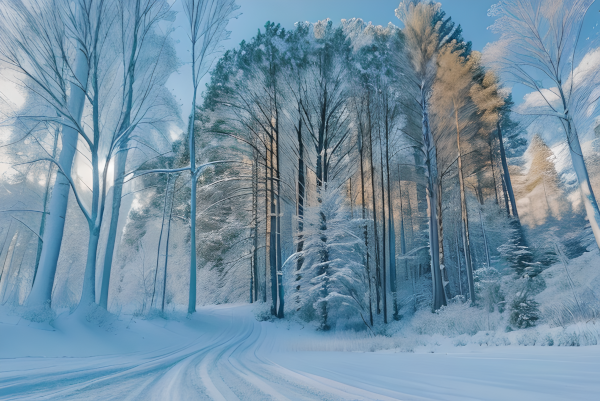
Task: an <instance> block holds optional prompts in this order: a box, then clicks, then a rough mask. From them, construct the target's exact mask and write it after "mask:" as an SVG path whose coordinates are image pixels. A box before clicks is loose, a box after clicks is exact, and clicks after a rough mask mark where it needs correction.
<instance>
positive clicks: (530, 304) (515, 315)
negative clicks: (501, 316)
mask: <svg viewBox="0 0 600 401" xmlns="http://www.w3.org/2000/svg"><path fill="white" fill-rule="evenodd" d="M538 306H539V304H538V303H537V302H535V301H534V300H533V299H531V298H529V297H528V296H527V292H523V293H519V294H518V295H517V296H516V297H515V299H514V300H513V302H512V303H511V305H510V309H511V313H510V324H512V325H513V326H515V327H517V328H519V329H522V328H527V327H532V326H535V322H536V321H537V320H539V318H540V316H539V315H540V313H539V309H538Z"/></svg>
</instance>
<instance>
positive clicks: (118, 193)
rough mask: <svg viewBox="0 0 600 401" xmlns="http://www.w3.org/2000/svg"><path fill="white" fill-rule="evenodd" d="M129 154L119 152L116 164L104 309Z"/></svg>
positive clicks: (103, 288)
mask: <svg viewBox="0 0 600 401" xmlns="http://www.w3.org/2000/svg"><path fill="white" fill-rule="evenodd" d="M126 163H127V154H126V153H125V152H124V151H119V152H118V153H117V154H116V156H115V162H114V184H113V197H112V206H111V209H110V210H111V215H110V226H109V228H108V237H107V240H106V252H105V255H104V268H103V270H102V286H101V288H100V302H99V305H100V306H101V307H103V308H104V309H107V307H108V289H109V286H110V272H111V269H112V262H113V256H114V253H115V242H116V238H117V227H118V225H119V212H120V210H121V198H122V196H123V178H124V177H125V165H126Z"/></svg>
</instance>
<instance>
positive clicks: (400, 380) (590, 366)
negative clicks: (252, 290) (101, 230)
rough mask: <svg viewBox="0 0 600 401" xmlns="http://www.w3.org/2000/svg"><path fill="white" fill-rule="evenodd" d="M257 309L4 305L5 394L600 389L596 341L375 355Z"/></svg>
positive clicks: (581, 392)
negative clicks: (43, 312)
mask: <svg viewBox="0 0 600 401" xmlns="http://www.w3.org/2000/svg"><path fill="white" fill-rule="evenodd" d="M254 311H255V309H254V308H253V307H252V306H249V305H233V306H232V305H226V306H212V307H205V308H200V309H199V311H198V313H196V314H195V315H194V316H192V317H191V318H189V319H188V318H186V317H185V315H181V316H177V315H176V314H173V315H171V316H169V319H162V318H158V317H157V318H154V319H141V318H136V317H133V316H120V317H118V318H117V317H115V316H113V315H109V314H106V313H104V314H103V313H102V312H97V313H95V314H93V315H90V316H88V317H87V319H86V318H82V317H81V316H75V315H69V314H68V313H63V314H61V315H59V316H58V317H57V318H56V319H54V321H53V322H52V324H51V325H50V324H48V323H31V322H29V321H27V320H23V319H21V318H19V317H18V316H17V315H16V314H15V313H13V312H11V311H9V310H6V309H4V310H0V399H3V400H5V399H6V400H13V399H27V400H37V399H40V400H44V399H45V400H203V399H215V400H238V399H239V400H268V399H274V400H286V399H289V400H315V399H323V400H338V399H339V400H389V399H402V400H422V399H433V400H469V399H476V400H597V399H598V394H600V379H599V378H600V346H587V347H559V346H556V345H555V346H523V345H503V346H487V345H485V344H484V345H478V344H477V343H476V342H474V341H472V342H469V343H467V344H466V345H464V346H456V340H453V341H450V340H448V341H442V340H440V341H436V340H435V339H434V340H431V339H430V340H428V341H429V342H427V341H425V342H421V343H419V341H416V342H415V341H414V340H413V342H412V345H411V346H410V347H403V344H402V343H403V342H405V341H409V340H408V339H407V340H403V339H402V338H399V339H398V338H397V339H395V340H394V341H396V342H395V343H393V344H392V345H393V346H394V347H392V348H391V349H382V348H386V347H385V344H384V345H383V346H381V341H382V340H381V339H380V340H377V339H373V340H372V341H371V348H372V349H380V350H379V351H375V352H363V351H360V352H357V351H353V352H351V351H346V352H341V351H334V350H337V349H347V350H352V349H362V348H364V347H365V344H367V345H368V344H369V340H367V339H366V338H362V337H361V338H359V337H360V336H359V335H357V336H355V337H353V336H352V335H346V334H336V333H320V332H315V331H314V330H313V329H312V328H309V327H304V328H303V327H302V326H301V325H299V324H298V323H293V322H289V321H279V322H274V323H273V322H259V321H257V320H256V318H255V315H254ZM507 334H511V335H512V334H513V333H507ZM365 336H366V334H365V335H364V336H363V337H365ZM478 336H485V334H484V333H480V334H478ZM476 337H477V336H475V337H474V338H476ZM428 338H429V337H428ZM377 341H380V343H379V345H378V343H377ZM480 343H481V342H480ZM390 344H391V343H389V344H387V345H388V346H390ZM459 345H462V344H459ZM407 349H409V350H410V351H412V352H403V351H406V350H407Z"/></svg>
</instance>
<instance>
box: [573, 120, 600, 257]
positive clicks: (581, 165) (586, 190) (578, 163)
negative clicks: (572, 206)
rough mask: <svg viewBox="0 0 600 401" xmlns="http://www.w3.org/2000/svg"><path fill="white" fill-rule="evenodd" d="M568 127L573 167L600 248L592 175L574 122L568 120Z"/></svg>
mask: <svg viewBox="0 0 600 401" xmlns="http://www.w3.org/2000/svg"><path fill="white" fill-rule="evenodd" d="M567 127H568V129H567V136H568V140H569V151H570V153H571V161H572V163H573V169H574V170H575V174H576V175H577V181H578V183H579V190H580V191H581V198H582V199H583V205H584V206H585V211H586V214H587V218H588V220H589V222H590V225H591V226H592V231H593V232H594V238H595V239H596V244H597V245H598V248H600V211H599V210H598V203H597V202H596V197H595V196H594V191H593V189H592V184H591V183H590V177H589V175H588V171H587V168H586V166H585V162H584V160H583V153H582V152H581V145H580V143H579V137H578V135H577V132H576V131H575V129H574V127H573V122H572V121H570V120H569V121H568V122H567Z"/></svg>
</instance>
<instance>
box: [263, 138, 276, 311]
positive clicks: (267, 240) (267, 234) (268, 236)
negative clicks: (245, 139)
mask: <svg viewBox="0 0 600 401" xmlns="http://www.w3.org/2000/svg"><path fill="white" fill-rule="evenodd" d="M269 158H270V150H269V149H267V145H266V141H265V281H264V287H263V292H262V293H263V294H262V296H263V302H265V303H266V302H267V277H268V276H269V272H270V270H271V266H270V263H271V258H270V255H271V251H270V247H271V242H270V241H271V233H270V231H269V230H270V222H271V219H270V218H269V188H270V187H269V185H271V184H273V182H271V181H270V180H269V165H268V164H269Z"/></svg>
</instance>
